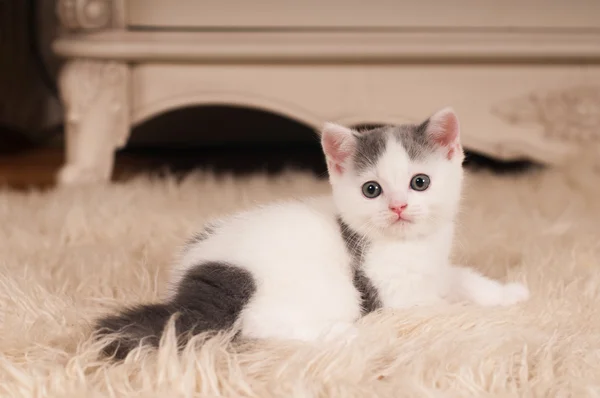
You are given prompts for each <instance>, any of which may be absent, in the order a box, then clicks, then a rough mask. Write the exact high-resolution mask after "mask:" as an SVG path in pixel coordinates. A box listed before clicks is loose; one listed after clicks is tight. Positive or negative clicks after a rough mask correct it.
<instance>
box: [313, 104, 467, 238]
mask: <svg viewBox="0 0 600 398" xmlns="http://www.w3.org/2000/svg"><path fill="white" fill-rule="evenodd" d="M321 144H322V146H323V151H324V153H325V157H326V160H327V168H328V170H329V180H330V182H331V185H332V187H333V197H334V200H335V202H336V205H337V207H338V209H339V211H340V214H341V217H342V219H343V220H344V222H345V223H347V224H348V225H349V226H350V227H352V228H353V229H354V230H356V231H357V232H360V233H362V234H364V235H367V236H369V237H373V238H376V237H394V238H410V237H416V236H424V235H427V234H430V233H431V232H433V231H435V230H436V229H437V228H439V227H440V226H442V225H445V224H447V223H448V222H450V221H452V220H453V219H454V216H455V215H456V212H457V210H458V204H459V201H460V194H461V185H462V177H463V171H462V162H463V159H464V155H463V151H462V147H461V144H460V129H459V123H458V118H457V117H456V114H455V113H454V111H453V110H452V109H451V108H445V109H442V110H440V111H439V112H437V113H436V114H434V115H433V116H431V117H430V118H429V119H427V120H426V121H424V122H423V123H421V124H419V125H410V124H406V125H400V126H388V127H381V128H377V129H373V130H368V131H362V132H359V131H356V130H352V129H349V128H346V127H343V126H339V125H336V124H331V123H327V124H326V125H325V127H324V128H323V131H322V134H321Z"/></svg>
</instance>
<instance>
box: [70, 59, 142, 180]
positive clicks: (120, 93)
mask: <svg viewBox="0 0 600 398" xmlns="http://www.w3.org/2000/svg"><path fill="white" fill-rule="evenodd" d="M129 81H130V78H129V68H128V66H127V65H126V64H123V63H118V62H102V61H91V60H74V61H71V62H69V63H68V64H67V65H66V66H65V67H64V68H63V70H62V71H61V76H60V79H59V84H60V89H61V96H62V100H63V104H64V107H65V111H66V116H65V131H66V145H67V154H66V155H67V162H66V164H65V166H64V167H63V168H62V170H61V171H60V173H59V176H58V180H59V183H60V184H63V185H64V184H72V183H81V182H103V181H108V180H109V179H110V176H111V174H112V168H113V161H114V151H115V149H117V148H119V147H122V146H124V145H125V143H126V142H127V138H128V136H129V123H130V114H129Z"/></svg>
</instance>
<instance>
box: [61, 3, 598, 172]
mask: <svg viewBox="0 0 600 398" xmlns="http://www.w3.org/2000/svg"><path fill="white" fill-rule="evenodd" d="M58 10H59V16H60V19H61V22H62V25H63V26H64V27H65V34H64V35H61V37H60V38H59V39H58V40H57V41H56V42H55V43H54V49H55V51H56V52H57V53H58V54H60V55H62V56H64V57H65V58H67V60H68V62H67V63H66V64H65V67H64V69H63V71H62V73H61V77H60V89H61V95H62V99H63V103H64V104H65V107H66V113H67V114H66V118H65V120H66V126H67V127H66V137H67V141H66V142H67V161H66V165H65V166H64V167H63V169H62V170H61V172H60V174H59V182H60V183H62V184H71V183H82V182H97V181H107V180H109V178H110V175H111V172H112V167H113V160H114V151H115V149H117V148H119V147H121V146H123V145H125V143H126V142H127V138H128V135H129V130H130V128H131V126H133V125H135V124H138V123H141V122H143V121H144V120H147V119H149V118H151V117H153V116H155V115H157V114H159V113H161V112H165V111H168V110H172V109H175V108H178V107H184V106H190V105H202V104H211V105H215V104H225V105H229V104H232V105H241V106H247V107H253V108H259V109H264V110H268V111H271V112H275V113H279V114H282V115H285V116H287V117H289V118H291V119H294V120H298V121H300V122H303V123H305V124H307V125H309V126H311V127H313V128H315V129H318V128H319V127H320V126H321V124H322V123H323V122H325V121H334V122H339V123H343V124H348V125H354V124H365V123H369V124H380V123H405V122H413V121H419V120H421V119H423V118H425V117H426V116H428V114H429V113H431V112H433V111H435V110H436V109H437V108H441V107H443V106H446V105H451V106H453V107H454V108H455V109H456V111H457V112H458V114H459V117H460V118H461V122H462V131H463V143H464V145H465V146H466V147H467V148H469V149H472V150H476V151H480V152H482V153H484V154H488V155H491V156H493V157H496V158H499V159H506V160H510V159H517V158H528V159H532V160H536V161H540V162H543V163H547V164H560V163H562V162H564V161H566V160H567V159H569V158H570V157H572V156H577V155H578V154H579V153H580V152H581V150H582V149H583V148H587V147H590V146H591V144H592V143H597V142H599V141H600V127H599V126H600V2H598V1H597V0H574V1H571V0H528V1H527V2H522V1H520V0H519V1H517V0H504V1H503V2H498V1H497V0H454V1H452V2H450V1H446V2H442V1H436V0H399V1H392V0H372V1H370V2H365V1H358V0H345V1H342V0H329V1H327V2H324V1H317V0H304V1H302V2H293V3H292V2H285V1H282V0H268V1H267V0H262V1H256V2H255V1H245V0H235V1H233V0H220V1H218V2H208V1H199V0H177V1H164V0H112V1H110V0H61V1H59V5H58ZM212 133H214V134H218V132H212ZM165 134H169V132H165ZM282 134H285V132H282Z"/></svg>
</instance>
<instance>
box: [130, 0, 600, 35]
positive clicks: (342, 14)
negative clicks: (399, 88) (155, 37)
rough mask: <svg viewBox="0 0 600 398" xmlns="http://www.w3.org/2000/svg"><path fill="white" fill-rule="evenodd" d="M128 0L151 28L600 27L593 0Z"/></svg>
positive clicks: (137, 19)
mask: <svg viewBox="0 0 600 398" xmlns="http://www.w3.org/2000/svg"><path fill="white" fill-rule="evenodd" d="M126 3H127V14H128V18H127V21H128V24H129V25H130V26H140V27H142V26H143V27H150V28H155V27H160V28H183V27H185V28H190V27H192V28H201V29H206V28H236V29H240V28H283V29H290V28H321V29H323V28H325V29H331V28H419V29H423V28H435V29H439V28H457V29H465V28H467V29H471V28H501V29H506V28H509V29H513V28H524V29H531V28H550V29H558V28H568V29H590V28H596V29H597V28H600V2H599V1H597V0H526V1H523V0H501V1H500V0H452V1H442V0H369V1H365V0H327V1H323V0H302V1H291V0H252V1H248V0H219V1H198V0H176V2H173V1H165V0H128V1H127V2H126ZM175 4H176V5H175Z"/></svg>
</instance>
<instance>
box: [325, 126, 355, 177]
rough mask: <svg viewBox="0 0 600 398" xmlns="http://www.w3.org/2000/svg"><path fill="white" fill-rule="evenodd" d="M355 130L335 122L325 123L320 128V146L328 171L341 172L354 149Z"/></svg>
mask: <svg viewBox="0 0 600 398" xmlns="http://www.w3.org/2000/svg"><path fill="white" fill-rule="evenodd" d="M354 134H355V132H354V130H352V129H349V128H347V127H344V126H340V125H339V124H335V123H325V125H324V126H323V129H322V130H321V146H322V147H323V152H324V153H325V158H326V160H327V168H328V169H329V172H330V173H331V172H332V171H336V172H338V173H343V172H344V170H345V165H346V162H347V161H348V160H349V158H350V157H351V156H352V155H353V154H354V150H355V149H356V137H355V136H354Z"/></svg>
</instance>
